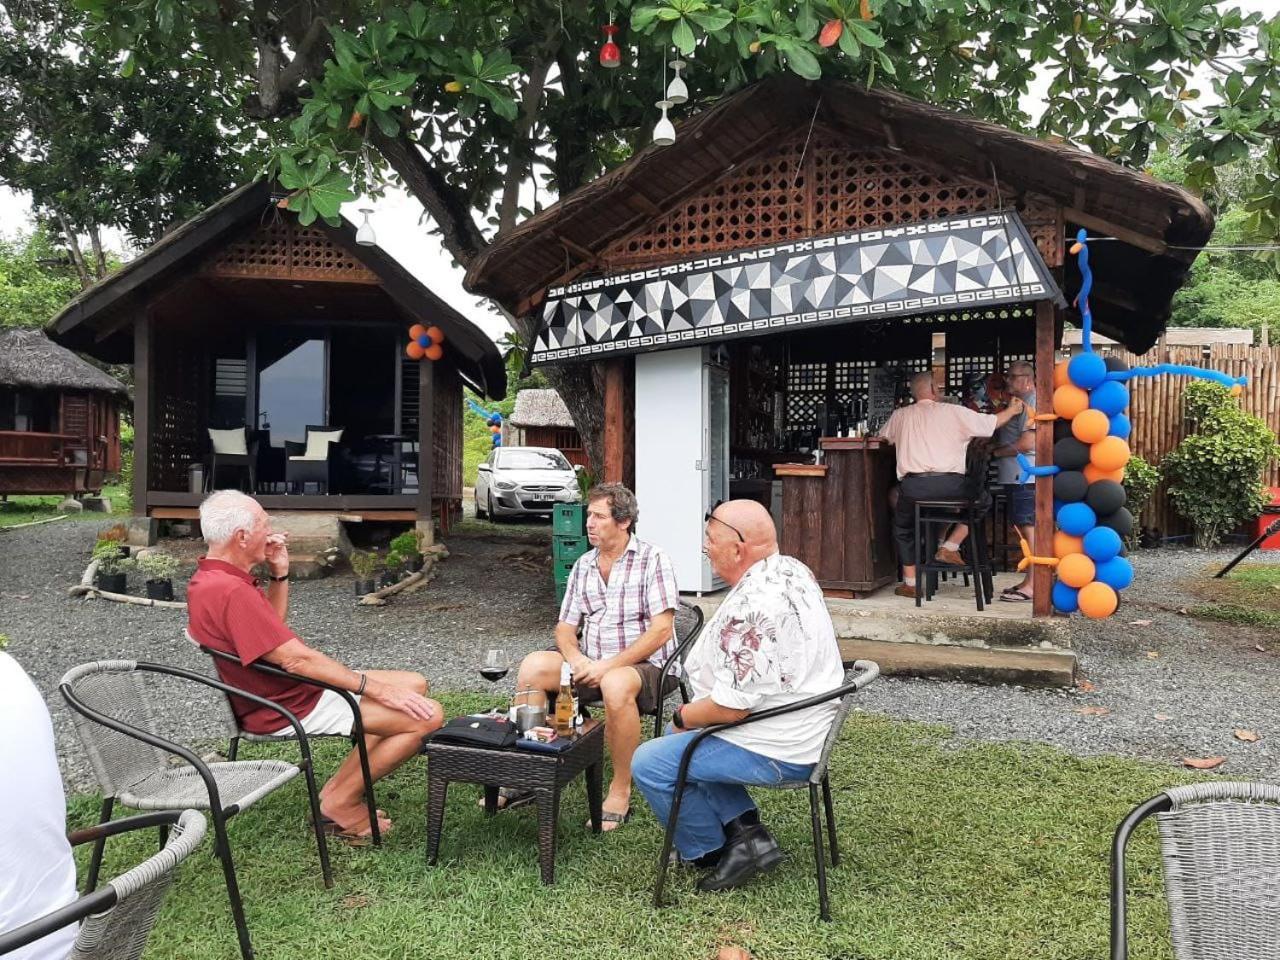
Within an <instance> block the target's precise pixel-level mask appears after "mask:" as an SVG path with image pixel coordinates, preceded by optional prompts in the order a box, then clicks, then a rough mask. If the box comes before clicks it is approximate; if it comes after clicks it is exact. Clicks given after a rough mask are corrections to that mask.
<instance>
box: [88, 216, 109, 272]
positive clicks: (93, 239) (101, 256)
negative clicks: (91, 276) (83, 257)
mask: <svg viewBox="0 0 1280 960" xmlns="http://www.w3.org/2000/svg"><path fill="white" fill-rule="evenodd" d="M89 243H91V244H92V245H93V265H94V272H95V275H96V276H97V278H98V279H99V280H101V279H102V278H103V277H105V276H106V275H107V255H106V252H105V251H104V250H103V249H102V234H101V232H99V230H98V226H97V224H94V225H93V226H92V227H90V228H89Z"/></svg>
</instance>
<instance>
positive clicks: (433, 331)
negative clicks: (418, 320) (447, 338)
mask: <svg viewBox="0 0 1280 960" xmlns="http://www.w3.org/2000/svg"><path fill="white" fill-rule="evenodd" d="M427 336H428V337H430V338H431V342H432V343H444V331H443V330H441V329H440V328H439V327H437V326H434V325H432V326H430V327H427Z"/></svg>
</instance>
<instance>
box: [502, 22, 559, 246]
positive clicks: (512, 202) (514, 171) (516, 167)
mask: <svg viewBox="0 0 1280 960" xmlns="http://www.w3.org/2000/svg"><path fill="white" fill-rule="evenodd" d="M559 46H560V43H559V40H558V39H557V40H554V41H552V49H550V50H548V51H547V53H548V56H547V57H543V58H539V59H538V60H536V61H534V64H533V67H532V68H531V69H530V70H529V82H528V83H526V84H525V88H524V97H523V99H522V102H521V105H520V117H519V119H518V120H517V121H516V129H515V136H514V137H512V139H511V147H510V149H509V150H508V151H507V172H506V174H505V175H504V176H503V184H502V200H501V201H500V202H499V204H498V230H499V232H501V231H503V230H508V229H510V228H511V227H514V226H515V225H516V217H517V216H518V215H519V212H520V185H521V184H522V183H523V182H524V178H525V175H526V174H527V172H528V163H527V162H526V158H525V157H524V156H523V151H524V150H526V149H529V135H530V133H532V131H533V125H534V122H535V121H536V120H537V119H538V110H539V108H540V107H541V106H542V91H543V88H544V87H545V86H546V82H547V71H548V70H550V69H551V57H553V56H554V55H555V51H556V49H558V48H559Z"/></svg>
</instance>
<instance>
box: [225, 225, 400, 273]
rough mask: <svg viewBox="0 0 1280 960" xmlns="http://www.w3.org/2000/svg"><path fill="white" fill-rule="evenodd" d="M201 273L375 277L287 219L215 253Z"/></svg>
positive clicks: (319, 233)
mask: <svg viewBox="0 0 1280 960" xmlns="http://www.w3.org/2000/svg"><path fill="white" fill-rule="evenodd" d="M202 271H203V272H204V273H205V274H208V275H210V276H215V277H259V278H264V279H271V280H340V281H343V282H345V283H377V282H378V277H377V275H376V274H375V273H374V272H373V271H372V270H370V269H369V268H368V267H366V266H365V265H364V264H362V263H361V262H360V261H359V260H357V259H356V258H355V257H353V256H352V255H351V254H350V253H348V252H347V251H346V250H344V249H342V247H340V246H339V245H338V244H336V243H334V242H333V240H332V239H331V238H330V237H329V235H328V234H327V233H325V232H324V231H323V230H321V229H319V228H318V227H300V226H298V225H297V224H296V223H294V222H293V221H292V220H291V219H280V220H278V221H275V222H272V223H267V224H263V225H262V226H259V227H255V228H254V229H253V230H251V231H249V232H248V233H247V234H244V235H243V236H241V237H240V238H239V239H237V240H234V241H233V242H231V243H229V244H227V245H226V246H225V247H223V248H222V249H220V250H219V251H218V252H217V253H215V254H214V255H213V256H212V257H210V258H209V259H208V260H207V261H206V262H205V264H204V266H203V268H202Z"/></svg>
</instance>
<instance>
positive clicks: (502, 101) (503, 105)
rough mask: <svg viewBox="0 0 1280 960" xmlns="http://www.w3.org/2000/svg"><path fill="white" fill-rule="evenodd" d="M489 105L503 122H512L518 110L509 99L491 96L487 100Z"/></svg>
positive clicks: (514, 103)
mask: <svg viewBox="0 0 1280 960" xmlns="http://www.w3.org/2000/svg"><path fill="white" fill-rule="evenodd" d="M489 103H490V104H491V105H492V106H493V112H494V113H496V114H497V115H498V116H500V117H502V118H503V119H504V120H514V119H515V118H516V113H517V112H518V108H517V107H516V102H515V101H514V100H512V99H511V98H510V97H504V96H493V97H490V98H489Z"/></svg>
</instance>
